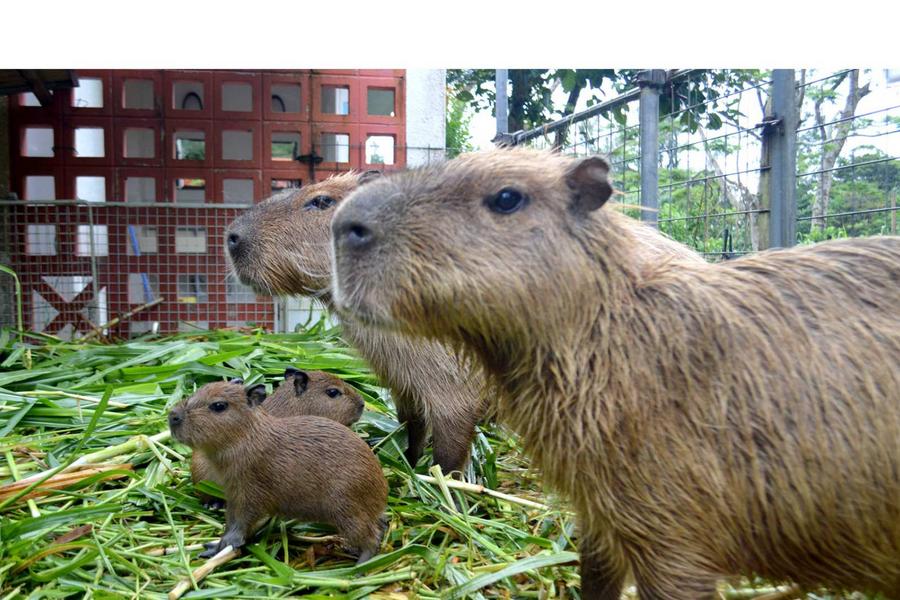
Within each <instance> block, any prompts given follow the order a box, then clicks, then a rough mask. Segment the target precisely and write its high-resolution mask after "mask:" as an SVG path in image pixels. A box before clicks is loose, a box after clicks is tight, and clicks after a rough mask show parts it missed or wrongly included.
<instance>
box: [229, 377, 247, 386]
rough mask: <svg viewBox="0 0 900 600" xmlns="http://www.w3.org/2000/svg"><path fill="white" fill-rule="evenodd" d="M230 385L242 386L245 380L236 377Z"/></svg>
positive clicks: (230, 381)
mask: <svg viewBox="0 0 900 600" xmlns="http://www.w3.org/2000/svg"><path fill="white" fill-rule="evenodd" d="M228 383H236V384H237V385H242V384H243V383H244V380H243V379H241V378H240V377H235V378H234V379H230V380H229V381H228Z"/></svg>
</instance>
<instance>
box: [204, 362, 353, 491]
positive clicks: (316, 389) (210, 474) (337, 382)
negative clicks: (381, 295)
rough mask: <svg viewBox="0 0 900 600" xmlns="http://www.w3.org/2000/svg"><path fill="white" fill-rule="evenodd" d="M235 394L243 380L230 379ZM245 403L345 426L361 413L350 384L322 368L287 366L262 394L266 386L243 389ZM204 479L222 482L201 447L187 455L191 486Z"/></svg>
mask: <svg viewBox="0 0 900 600" xmlns="http://www.w3.org/2000/svg"><path fill="white" fill-rule="evenodd" d="M229 384H230V385H233V386H235V389H234V392H235V393H238V394H239V393H243V390H244V385H243V384H244V382H243V380H241V379H232V380H231V381H230V382H229ZM246 396H247V400H248V402H250V404H251V405H253V406H260V407H262V409H263V410H265V411H266V412H267V413H269V414H270V415H272V416H273V417H279V418H281V417H298V416H303V415H312V416H316V417H324V418H326V419H331V420H332V421H337V422H338V423H340V424H342V425H346V426H347V427H349V426H350V425H352V424H353V423H356V422H357V421H358V420H359V417H360V416H362V411H363V408H365V402H364V401H363V399H362V396H360V395H359V392H357V391H356V390H355V389H354V388H353V387H352V386H350V385H348V384H347V383H344V381H343V380H341V379H340V378H339V377H337V376H335V375H332V374H331V373H326V372H325V371H301V370H299V369H295V368H293V367H288V368H287V369H285V371H284V381H282V382H281V384H279V386H278V388H276V389H275V391H274V392H272V395H270V396H268V397H266V386H265V385H263V384H257V385H255V386H253V387H251V388H248V389H247V390H246ZM204 479H206V480H209V481H212V482H213V483H216V484H218V485H220V486H221V485H222V482H221V481H219V480H218V479H217V477H216V474H215V472H214V469H213V468H212V466H211V465H210V463H209V459H208V458H206V455H205V454H204V453H203V451H202V450H197V451H195V452H194V453H193V454H192V455H191V480H192V481H193V482H194V485H196V484H197V483H199V482H201V481H203V480H204ZM197 495H198V496H199V498H200V500H201V501H202V502H203V503H204V504H206V505H207V506H210V507H220V506H221V505H222V503H221V502H220V501H219V500H218V499H216V498H213V497H212V496H208V495H207V494H202V493H198V494H197Z"/></svg>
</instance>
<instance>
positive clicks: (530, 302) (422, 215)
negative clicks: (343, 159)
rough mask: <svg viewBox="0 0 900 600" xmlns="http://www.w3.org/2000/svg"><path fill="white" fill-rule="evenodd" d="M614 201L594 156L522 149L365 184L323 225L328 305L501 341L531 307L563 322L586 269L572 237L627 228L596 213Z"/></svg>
mask: <svg viewBox="0 0 900 600" xmlns="http://www.w3.org/2000/svg"><path fill="white" fill-rule="evenodd" d="M612 193H613V188H612V186H611V185H610V182H609V165H608V164H607V162H606V161H605V160H603V159H602V158H599V157H591V158H584V159H580V160H578V159H573V158H570V157H564V156H561V155H557V154H551V153H547V152H537V151H533V150H522V149H515V150H496V151H490V152H482V153H473V154H468V155H463V156H461V157H459V158H456V159H454V160H450V161H447V162H444V163H442V164H438V165H433V166H428V167H425V168H422V169H419V170H414V171H407V172H405V173H398V174H395V175H392V176H390V177H385V178H383V179H381V180H378V181H374V182H372V183H371V184H369V185H366V186H365V187H362V188H360V189H358V190H357V191H356V192H355V193H353V194H352V195H351V196H350V197H349V198H348V199H347V200H346V201H345V202H344V204H343V205H342V206H341V207H340V208H339V209H338V211H337V212H336V214H335V218H334V221H333V223H332V228H333V234H334V246H335V251H334V252H335V267H334V272H335V279H334V283H333V293H334V301H335V304H336V305H337V307H338V309H339V310H341V311H343V312H347V313H349V314H351V315H352V316H354V317H355V318H358V319H360V320H362V321H364V322H368V323H370V324H373V325H379V326H382V327H388V328H399V329H403V330H407V331H412V332H414V333H421V334H424V335H432V336H441V337H448V336H447V334H448V333H449V334H450V335H449V337H451V338H457V339H458V337H459V336H458V335H454V333H455V334H462V335H463V336H465V335H466V332H472V333H474V332H477V333H478V334H479V335H491V333H492V332H493V331H495V330H496V331H500V332H504V331H506V332H508V331H509V329H510V328H511V327H512V324H511V323H504V322H505V321H508V320H509V319H510V318H511V317H510V316H511V315H519V316H520V317H521V320H522V321H523V323H526V322H528V321H530V318H529V316H530V315H532V314H533V311H534V309H535V306H536V305H537V304H539V305H540V307H541V313H542V315H549V317H547V318H550V319H552V315H554V314H559V315H563V314H566V313H567V312H569V311H565V310H563V309H564V308H565V307H566V306H567V305H568V304H569V303H571V302H572V301H574V298H573V297H572V296H571V295H570V292H571V289H572V282H573V281H576V282H577V281H579V279H580V278H582V277H581V274H582V273H584V272H585V271H590V269H589V268H588V267H587V263H588V262H590V261H591V256H590V253H591V252H593V250H590V251H589V250H586V248H585V245H584V244H583V243H582V240H581V239H580V238H582V236H585V235H594V233H593V232H596V231H597V228H596V227H591V228H587V227H585V225H586V223H588V222H589V221H598V220H603V219H607V218H610V217H611V216H612V215H616V216H618V217H621V218H624V217H622V216H621V215H617V213H615V211H598V210H597V209H599V208H600V207H601V206H603V204H604V203H605V202H606V201H607V200H608V199H609V197H610V196H611V195H612ZM588 229H590V230H591V231H590V232H589V231H588ZM610 245H613V242H612V241H610V243H609V244H607V245H604V244H603V243H602V241H601V246H600V247H601V248H603V251H607V250H608V247H609V246H610ZM604 246H606V247H604ZM589 247H591V248H594V247H596V246H594V245H593V244H591V245H590V246H589ZM513 318H516V317H513ZM542 318H544V317H542ZM493 325H497V327H494V326H493ZM550 326H552V324H550ZM448 328H452V329H453V330H454V331H447V329H448Z"/></svg>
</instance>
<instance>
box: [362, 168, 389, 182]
mask: <svg viewBox="0 0 900 600" xmlns="http://www.w3.org/2000/svg"><path fill="white" fill-rule="evenodd" d="M382 175H383V173H382V172H381V171H377V170H375V169H372V170H371V171H364V172H362V173H360V174H359V177H357V178H356V182H357V183H358V184H359V185H365V184H367V183H369V182H370V181H374V180H376V179H378V178H380V177H381V176H382Z"/></svg>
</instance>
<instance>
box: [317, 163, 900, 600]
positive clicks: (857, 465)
mask: <svg viewBox="0 0 900 600" xmlns="http://www.w3.org/2000/svg"><path fill="white" fill-rule="evenodd" d="M608 171H609V167H608V164H607V163H606V161H604V160H603V159H601V158H599V157H591V158H585V159H580V160H579V159H574V158H571V157H562V156H558V155H551V154H546V153H541V152H536V151H529V150H516V151H504V152H487V153H481V154H471V155H466V156H463V157H460V158H458V159H454V160H451V161H448V162H446V163H444V164H441V165H437V166H431V167H427V168H423V169H421V170H417V171H412V172H408V173H401V174H397V175H393V176H391V177H388V178H385V179H383V180H381V181H377V182H373V183H372V184H370V185H367V186H365V187H363V188H360V189H359V190H358V191H357V192H356V193H354V194H353V195H352V196H350V197H349V198H348V199H347V200H346V201H345V203H344V204H343V205H342V206H341V207H340V208H339V209H338V211H337V213H336V215H335V218H334V221H333V231H334V238H335V264H336V266H335V272H336V275H335V283H334V285H333V289H334V302H335V304H336V305H337V306H338V309H339V310H341V311H343V312H349V313H352V314H353V315H354V316H355V318H359V319H361V320H363V321H365V322H366V323H368V324H370V325H375V326H380V327H389V328H391V329H394V330H401V331H404V332H406V333H410V334H417V335H424V336H429V337H433V338H437V339H440V340H443V341H445V342H448V343H451V344H454V345H456V346H459V347H460V348H461V349H462V350H463V352H464V353H465V354H466V355H468V356H470V357H473V358H474V359H476V361H477V362H478V363H479V364H480V365H482V367H483V369H484V371H485V372H486V374H487V375H488V377H489V379H490V381H491V382H492V384H493V387H494V389H495V390H496V393H497V401H498V404H499V414H500V417H501V418H503V419H504V420H505V421H506V422H508V423H509V424H511V425H512V426H513V428H514V429H516V430H517V431H518V432H519V433H520V434H521V436H522V440H523V443H524V445H525V448H526V450H527V451H528V453H529V454H530V455H531V457H532V458H533V459H534V461H535V464H536V466H537V467H539V468H540V470H541V472H542V473H543V475H544V477H545V478H546V479H547V480H548V482H549V483H550V484H551V485H552V486H553V487H555V488H556V489H557V490H559V491H561V492H563V493H564V494H565V495H566V496H567V497H568V498H569V499H570V500H571V502H572V503H573V504H574V506H575V508H576V511H577V513H578V516H579V519H580V522H581V526H582V533H581V539H580V542H579V544H580V550H581V556H582V592H583V597H586V598H618V596H619V593H620V591H621V587H622V581H623V578H624V577H625V575H626V573H627V572H628V571H629V570H630V571H631V572H632V573H633V575H634V578H635V581H636V583H637V587H638V592H639V595H640V597H641V598H645V599H647V598H653V599H661V598H666V599H678V598H685V599H687V598H691V599H695V598H713V597H714V596H715V584H716V581H717V580H718V579H720V578H728V577H732V576H737V575H751V574H755V575H759V576H762V577H765V578H768V579H772V580H793V581H795V582H797V583H798V584H800V585H801V586H803V587H805V588H812V587H818V586H827V587H831V588H834V589H836V590H838V589H840V590H846V589H856V590H860V591H869V592H882V593H883V594H885V595H887V596H889V597H891V598H900V313H898V307H900V238H898V237H879V238H866V239H856V240H841V241H833V242H826V243H822V244H819V245H816V246H807V247H800V248H792V249H788V250H775V251H768V252H763V253H759V254H757V255H753V256H748V257H744V258H740V259H737V260H732V261H728V262H724V263H719V264H705V263H696V262H692V263H688V262H669V263H668V264H660V265H656V266H651V265H648V264H647V263H646V261H641V260H640V259H639V258H637V255H638V254H639V253H638V252H636V250H635V245H636V243H635V239H634V237H633V234H632V232H631V229H630V227H629V223H630V220H629V219H628V217H626V216H623V215H622V214H620V213H619V212H617V211H615V210H613V209H610V208H608V207H606V208H604V205H605V203H606V201H607V200H608V199H609V197H610V195H611V194H612V191H613V190H612V187H611V184H610V182H609V179H608Z"/></svg>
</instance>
